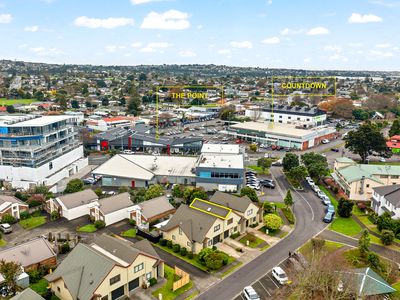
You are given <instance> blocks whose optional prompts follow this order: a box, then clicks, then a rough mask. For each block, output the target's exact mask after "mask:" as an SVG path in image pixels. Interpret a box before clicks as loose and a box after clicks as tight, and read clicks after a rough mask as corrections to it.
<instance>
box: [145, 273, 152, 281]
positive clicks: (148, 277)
mask: <svg viewBox="0 0 400 300" xmlns="http://www.w3.org/2000/svg"><path fill="white" fill-rule="evenodd" d="M151 277H152V276H151V272H149V273H146V279H147V280H149V279H150V278H151Z"/></svg>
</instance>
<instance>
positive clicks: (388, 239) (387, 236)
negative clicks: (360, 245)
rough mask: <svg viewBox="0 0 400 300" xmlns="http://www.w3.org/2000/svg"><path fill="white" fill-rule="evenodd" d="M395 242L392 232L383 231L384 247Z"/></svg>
mask: <svg viewBox="0 0 400 300" xmlns="http://www.w3.org/2000/svg"><path fill="white" fill-rule="evenodd" d="M393 240H394V233H393V231H391V230H382V232H381V241H382V243H383V244H384V245H391V244H392V243H393Z"/></svg>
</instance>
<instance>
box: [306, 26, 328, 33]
mask: <svg viewBox="0 0 400 300" xmlns="http://www.w3.org/2000/svg"><path fill="white" fill-rule="evenodd" d="M321 34H329V30H328V29H327V28H325V27H321V26H319V27H314V28H311V29H310V30H309V31H307V35H321Z"/></svg>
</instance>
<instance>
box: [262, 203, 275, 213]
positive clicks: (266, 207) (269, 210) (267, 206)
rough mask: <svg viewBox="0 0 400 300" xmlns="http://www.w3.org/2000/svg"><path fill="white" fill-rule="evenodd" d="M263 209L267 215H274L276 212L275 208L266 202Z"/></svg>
mask: <svg viewBox="0 0 400 300" xmlns="http://www.w3.org/2000/svg"><path fill="white" fill-rule="evenodd" d="M263 208H264V212H265V213H267V214H269V213H272V212H273V211H274V207H273V206H272V204H271V203H270V202H268V201H265V202H264V204H263Z"/></svg>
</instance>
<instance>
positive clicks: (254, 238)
mask: <svg viewBox="0 0 400 300" xmlns="http://www.w3.org/2000/svg"><path fill="white" fill-rule="evenodd" d="M247 239H248V240H249V242H250V243H254V242H255V241H256V240H257V239H256V237H255V236H254V234H252V233H249V234H248V235H247Z"/></svg>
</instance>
